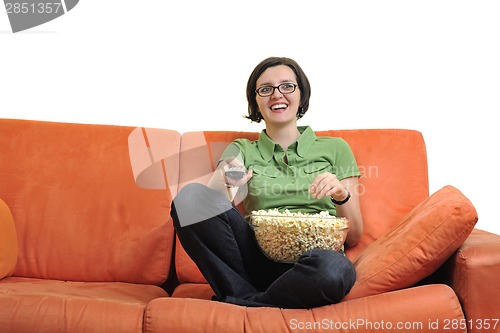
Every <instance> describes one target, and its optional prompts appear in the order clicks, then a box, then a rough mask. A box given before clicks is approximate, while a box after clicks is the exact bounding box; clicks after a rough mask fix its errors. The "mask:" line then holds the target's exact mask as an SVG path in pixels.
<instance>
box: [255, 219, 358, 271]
mask: <svg viewBox="0 0 500 333" xmlns="http://www.w3.org/2000/svg"><path fill="white" fill-rule="evenodd" d="M251 225H252V227H253V230H254V233H255V238H256V239H257V242H258V243H259V246H260V248H261V249H262V251H263V252H264V254H266V255H267V256H268V257H269V258H270V259H272V260H275V261H279V262H296V261H297V260H298V259H299V257H300V256H301V255H302V254H303V253H304V252H306V251H308V250H312V249H328V250H335V251H339V250H340V249H341V248H342V245H344V242H345V238H346V236H347V232H348V231H349V224H348V220H347V219H346V218H345V217H342V218H337V217H335V216H332V215H330V213H329V212H328V211H322V212H320V213H316V214H308V213H302V212H297V213H292V212H290V211H289V210H285V211H284V212H279V211H278V209H270V210H267V211H266V210H258V211H252V215H251Z"/></svg>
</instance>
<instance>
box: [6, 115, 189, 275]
mask: <svg viewBox="0 0 500 333" xmlns="http://www.w3.org/2000/svg"><path fill="white" fill-rule="evenodd" d="M140 132H141V133H142V132H143V131H140ZM133 133H137V129H136V128H133V127H121V126H107V125H88V124H67V123H53V122H40V121H26V120H8V119H0V198H2V199H3V200H4V201H5V202H6V204H7V205H8V207H9V208H10V209H11V212H12V215H13V219H14V222H15V226H16V229H17V236H18V243H19V256H18V262H17V265H16V268H15V270H14V276H18V277H32V278H47V279H61V280H73V281H122V282H132V283H153V284H160V283H163V282H164V281H165V280H166V278H167V276H168V274H169V267H170V260H171V256H172V246H173V241H174V236H173V235H174V232H173V227H172V223H171V221H170V214H169V213H170V205H171V201H172V195H173V194H172V193H171V192H170V191H171V190H172V186H169V185H168V184H165V186H163V188H157V189H149V188H141V187H140V186H138V185H137V184H136V179H137V178H138V177H139V176H140V174H139V173H136V172H134V171H135V170H136V169H138V165H139V169H140V166H141V165H142V169H147V168H146V167H145V164H144V163H142V164H141V163H140V161H141V158H142V159H144V158H146V159H147V160H148V161H149V163H150V164H155V163H154V156H153V155H154V154H152V153H151V149H150V148H148V144H146V141H147V140H146V138H147V136H146V135H143V136H142V139H141V137H140V136H135V137H134V136H133V135H132V134H133ZM144 133H145V132H144ZM163 139H164V140H165V142H164V144H163V145H164V146H165V147H166V148H165V149H167V150H168V149H169V150H171V152H172V154H174V155H177V152H178V151H179V146H180V134H179V133H177V132H174V131H168V130H164V135H163ZM140 140H142V141H143V144H142V145H140V144H139V143H140V142H138V141H140ZM129 145H130V146H131V148H130V150H129ZM144 149H145V150H149V153H148V152H143V150H144ZM129 152H130V153H129ZM138 154H139V155H141V154H142V155H143V156H145V157H140V156H139V157H137V155H138ZM166 155H168V154H166ZM169 163H174V164H175V159H173V160H171V161H169ZM133 167H134V169H133ZM173 168H174V169H175V170H178V165H177V166H175V165H174V166H173ZM176 176H177V175H176V174H174V176H172V178H175V179H167V178H168V177H167V176H166V173H165V178H164V180H165V181H167V182H170V183H171V184H174V185H176V184H177V181H178V180H177V178H176ZM174 189H175V190H174V191H176V186H175V188H174Z"/></svg>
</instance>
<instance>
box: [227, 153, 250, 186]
mask: <svg viewBox="0 0 500 333" xmlns="http://www.w3.org/2000/svg"><path fill="white" fill-rule="evenodd" d="M219 169H220V170H221V171H222V175H223V177H222V178H223V179H224V183H225V185H226V186H228V187H239V186H242V185H244V184H246V183H247V182H248V181H249V180H250V178H252V174H253V171H252V170H246V169H245V166H244V165H243V163H242V162H241V161H240V160H238V159H237V158H235V157H228V158H226V159H224V160H223V161H222V162H221V163H220V164H219ZM232 171H233V172H232ZM234 171H243V175H242V176H238V175H237V176H236V177H234V176H233V175H232V173H234Z"/></svg>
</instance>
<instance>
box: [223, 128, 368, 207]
mask: <svg viewBox="0 0 500 333" xmlns="http://www.w3.org/2000/svg"><path fill="white" fill-rule="evenodd" d="M298 130H299V132H300V133H301V135H300V137H299V138H298V139H297V141H295V142H294V143H293V144H291V145H290V146H289V147H288V149H287V151H286V152H285V151H284V150H283V148H282V147H281V146H280V145H279V144H277V143H275V142H273V141H272V140H271V138H269V136H268V135H267V134H266V131H265V130H263V131H262V132H261V134H260V136H259V139H258V140H256V141H250V140H248V139H236V140H235V141H233V142H232V143H231V144H230V145H229V146H228V147H227V148H226V150H225V151H224V153H223V154H222V156H221V160H223V159H225V158H227V157H237V158H238V159H239V160H240V161H241V162H243V164H244V165H245V167H246V168H247V169H251V170H253V176H252V178H251V179H250V180H249V182H248V184H247V185H248V193H247V194H246V196H245V198H244V200H243V206H244V208H245V210H246V212H247V213H251V211H252V210H259V209H265V210H268V209H271V208H278V209H279V210H280V211H284V210H285V209H288V210H290V211H291V212H298V211H301V212H303V213H318V212H320V211H325V210H327V211H329V212H330V214H332V215H336V208H335V204H334V203H333V202H332V200H331V199H330V197H324V198H321V199H316V198H313V197H312V196H311V194H310V193H309V186H310V185H311V183H312V182H313V180H314V179H315V178H316V176H318V175H319V174H321V173H323V172H326V171H328V172H330V173H332V174H335V175H336V176H337V178H338V179H344V178H347V177H359V176H360V175H361V174H360V172H359V169H358V166H357V164H356V160H355V158H354V155H353V154H352V151H351V148H350V147H349V145H348V144H347V142H346V141H345V140H343V139H342V138H334V137H317V136H316V134H315V133H314V131H313V130H312V129H311V128H310V127H309V126H303V127H298ZM285 155H286V159H287V161H288V163H285V160H284V156H285ZM240 191H241V188H240Z"/></svg>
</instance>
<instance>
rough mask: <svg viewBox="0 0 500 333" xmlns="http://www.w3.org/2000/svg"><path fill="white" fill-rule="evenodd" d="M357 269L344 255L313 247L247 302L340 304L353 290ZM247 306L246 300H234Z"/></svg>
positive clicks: (301, 306) (301, 305)
mask: <svg viewBox="0 0 500 333" xmlns="http://www.w3.org/2000/svg"><path fill="white" fill-rule="evenodd" d="M355 281H356V271H355V269H354V266H353V265H352V263H351V262H350V261H349V259H347V258H346V257H345V256H344V255H343V254H341V253H338V252H335V251H329V250H312V251H308V252H307V253H305V254H303V255H302V256H301V257H300V259H299V260H298V262H297V263H295V265H294V266H293V268H292V269H290V270H288V271H287V272H285V273H284V274H283V275H282V276H281V277H279V278H278V279H276V281H275V282H274V283H273V284H271V285H270V286H269V288H268V289H267V290H266V291H265V292H261V293H258V294H255V295H253V296H251V297H250V298H248V299H247V300H246V301H251V302H256V303H263V304H268V306H274V307H282V308H299V309H305V308H312V307H318V306H323V305H328V304H334V303H338V302H340V301H341V300H342V298H343V297H344V296H345V295H346V294H347V293H348V292H349V291H350V290H351V288H352V286H353V285H354V282H355ZM233 301H234V303H236V304H241V305H248V304H246V303H245V301H243V302H241V301H238V300H233Z"/></svg>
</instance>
